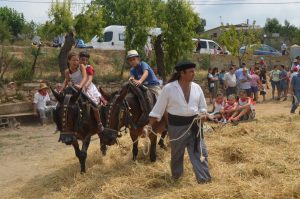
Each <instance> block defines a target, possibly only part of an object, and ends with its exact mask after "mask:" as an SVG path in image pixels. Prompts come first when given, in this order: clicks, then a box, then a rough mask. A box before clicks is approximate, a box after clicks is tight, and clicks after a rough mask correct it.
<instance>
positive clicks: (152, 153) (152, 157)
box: [149, 133, 157, 162]
mask: <svg viewBox="0 0 300 199" xmlns="http://www.w3.org/2000/svg"><path fill="white" fill-rule="evenodd" d="M149 138H150V141H151V146H150V160H151V162H155V161H156V142H157V136H156V135H154V134H153V133H151V134H150V135H149Z"/></svg>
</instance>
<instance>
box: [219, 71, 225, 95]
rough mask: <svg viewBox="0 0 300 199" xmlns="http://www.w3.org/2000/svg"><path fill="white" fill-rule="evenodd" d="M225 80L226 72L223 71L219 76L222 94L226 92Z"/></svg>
mask: <svg viewBox="0 0 300 199" xmlns="http://www.w3.org/2000/svg"><path fill="white" fill-rule="evenodd" d="M224 78H225V70H224V69H223V70H221V72H220V74H219V82H220V85H221V88H222V92H223V91H224Z"/></svg>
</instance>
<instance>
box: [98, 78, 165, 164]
mask: <svg viewBox="0 0 300 199" xmlns="http://www.w3.org/2000/svg"><path fill="white" fill-rule="evenodd" d="M131 89H132V85H131V83H130V82H128V83H126V84H124V85H123V86H122V88H121V90H120V91H119V92H118V93H114V94H112V95H111V96H108V95H107V94H105V93H104V92H103V91H102V90H101V88H100V89H99V90H100V92H101V93H102V95H103V96H106V98H107V100H108V101H109V105H108V110H107V122H106V124H107V127H108V128H110V129H114V130H116V131H120V129H121V128H122V127H124V126H125V127H126V128H129V130H130V137H131V139H132V141H133V149H132V153H133V160H134V161H135V160H136V159H137V155H138V139H139V137H140V136H141V135H142V133H143V126H144V125H146V124H147V121H145V123H144V124H143V125H138V123H139V118H140V116H141V115H142V109H141V106H140V102H139V100H138V98H137V96H136V95H134V94H133V92H132V90H131ZM166 124H167V123H166V118H165V117H163V118H162V120H161V121H160V122H158V123H156V125H155V126H153V131H154V132H156V133H162V134H164V136H165V134H166ZM149 138H150V141H151V146H150V160H151V161H152V162H155V161H156V143H157V136H156V135H155V134H153V133H150V134H149ZM160 145H161V146H162V145H163V142H161V141H160Z"/></svg>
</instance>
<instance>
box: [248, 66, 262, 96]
mask: <svg viewBox="0 0 300 199" xmlns="http://www.w3.org/2000/svg"><path fill="white" fill-rule="evenodd" d="M258 75H259V70H258V68H256V70H255V71H254V73H253V74H252V75H251V82H250V85H251V97H252V98H253V99H254V101H258V90H259V89H258V88H259V87H261V81H260V78H259V76H258Z"/></svg>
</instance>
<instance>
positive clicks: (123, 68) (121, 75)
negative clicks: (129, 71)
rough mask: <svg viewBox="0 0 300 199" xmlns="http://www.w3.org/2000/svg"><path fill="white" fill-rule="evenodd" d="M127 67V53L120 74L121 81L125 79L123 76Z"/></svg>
mask: <svg viewBox="0 0 300 199" xmlns="http://www.w3.org/2000/svg"><path fill="white" fill-rule="evenodd" d="M125 65H126V53H125V57H124V62H123V65H122V68H121V73H120V77H121V79H122V78H123V74H124V70H125Z"/></svg>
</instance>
